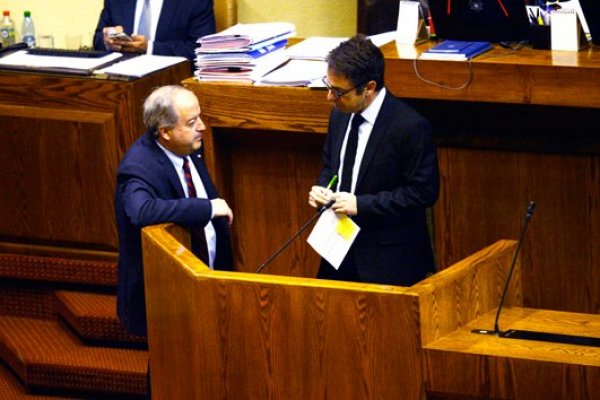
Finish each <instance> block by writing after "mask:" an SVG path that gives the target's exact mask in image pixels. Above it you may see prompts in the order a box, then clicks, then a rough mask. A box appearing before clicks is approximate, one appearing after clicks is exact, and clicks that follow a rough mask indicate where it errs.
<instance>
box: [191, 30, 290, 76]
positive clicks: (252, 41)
mask: <svg viewBox="0 0 600 400" xmlns="http://www.w3.org/2000/svg"><path fill="white" fill-rule="evenodd" d="M295 33H296V28H295V26H294V24H291V23H288V22H265V23H256V24H237V25H234V26H232V27H230V28H227V29H225V30H224V31H222V32H219V33H216V34H213V35H207V36H203V37H201V38H199V39H198V41H197V42H198V48H197V49H196V60H195V66H196V70H195V72H194V75H195V76H196V78H198V79H201V80H235V81H250V82H254V81H255V80H256V79H258V78H260V77H262V76H263V75H264V74H266V73H267V72H269V71H271V70H273V69H275V68H276V67H278V66H279V65H281V64H282V63H284V62H285V61H287V59H288V58H287V56H286V55H285V47H286V45H287V40H288V38H289V37H292V36H293V35H295Z"/></svg>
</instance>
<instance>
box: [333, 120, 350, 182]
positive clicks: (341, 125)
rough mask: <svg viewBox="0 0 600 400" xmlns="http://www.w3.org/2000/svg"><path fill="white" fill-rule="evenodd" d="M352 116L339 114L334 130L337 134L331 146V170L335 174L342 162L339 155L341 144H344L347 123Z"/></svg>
mask: <svg viewBox="0 0 600 400" xmlns="http://www.w3.org/2000/svg"><path fill="white" fill-rule="evenodd" d="M351 115H352V114H341V113H340V117H339V122H338V123H337V124H336V126H335V129H336V130H337V132H335V134H334V135H333V138H334V142H333V143H332V145H333V154H334V155H335V157H333V160H332V161H333V165H332V166H331V169H332V170H333V171H335V172H334V173H337V171H338V170H339V169H340V165H341V164H342V160H341V159H340V154H341V152H342V144H343V143H344V137H345V136H346V130H347V129H348V123H349V122H350V116H351Z"/></svg>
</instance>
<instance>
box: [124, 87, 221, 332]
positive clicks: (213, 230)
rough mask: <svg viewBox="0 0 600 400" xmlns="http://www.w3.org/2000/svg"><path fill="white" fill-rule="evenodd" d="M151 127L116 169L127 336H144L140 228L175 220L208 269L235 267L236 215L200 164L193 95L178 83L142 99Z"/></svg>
mask: <svg viewBox="0 0 600 400" xmlns="http://www.w3.org/2000/svg"><path fill="white" fill-rule="evenodd" d="M144 123H145V124H146V126H147V128H148V130H147V132H146V133H145V134H144V135H143V136H142V137H140V138H139V139H138V140H137V141H136V142H135V143H134V144H133V145H132V146H131V148H130V149H129V150H128V151H127V153H126V154H125V156H124V157H123V159H122V160H121V163H120V165H119V168H118V171H117V188H116V193H115V212H116V218H117V226H118V231H119V281H118V289H117V313H118V315H119V319H120V321H121V323H122V325H123V326H124V327H125V328H126V330H127V331H129V332H131V333H134V334H137V335H143V336H145V335H146V308H145V299H144V271H143V265H142V247H141V229H142V228H143V227H144V226H148V225H154V224H159V223H164V222H174V223H176V224H180V225H182V226H186V227H190V229H191V231H192V246H193V247H192V248H193V250H194V252H195V253H196V254H197V255H198V256H199V257H200V258H201V259H202V258H204V260H203V261H204V262H205V263H206V264H207V265H208V266H209V267H210V268H218V269H226V270H230V269H231V267H232V256H231V245H230V238H229V225H230V224H231V222H232V221H233V213H232V211H231V209H230V208H229V206H228V205H227V203H226V202H225V200H223V199H220V198H218V194H217V191H216V189H215V187H214V185H213V183H212V181H211V179H210V177H209V175H208V172H207V170H206V166H205V165H204V161H203V159H202V152H201V146H202V141H201V138H202V132H203V131H204V130H205V129H206V127H205V125H204V123H203V122H202V120H201V118H200V106H199V104H198V99H197V98H196V96H195V95H194V94H193V93H192V92H190V91H189V90H187V89H184V88H183V87H180V86H163V87H161V88H158V89H156V90H155V91H154V92H152V94H150V96H148V98H147V99H146V101H145V102H144Z"/></svg>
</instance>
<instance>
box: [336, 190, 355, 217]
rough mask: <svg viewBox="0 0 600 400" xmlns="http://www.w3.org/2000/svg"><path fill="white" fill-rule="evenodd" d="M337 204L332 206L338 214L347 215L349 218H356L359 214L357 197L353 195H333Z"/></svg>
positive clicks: (340, 193) (338, 193) (345, 193)
mask: <svg viewBox="0 0 600 400" xmlns="http://www.w3.org/2000/svg"><path fill="white" fill-rule="evenodd" d="M333 199H334V200H335V203H333V206H331V209H332V210H333V211H334V212H336V213H338V214H346V215H348V216H354V215H356V214H358V208H357V206H356V196H355V195H353V194H352V193H347V192H337V193H334V194H333Z"/></svg>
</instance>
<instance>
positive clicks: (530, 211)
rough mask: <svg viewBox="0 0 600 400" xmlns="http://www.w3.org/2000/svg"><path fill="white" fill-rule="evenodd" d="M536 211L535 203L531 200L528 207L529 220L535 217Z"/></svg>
mask: <svg viewBox="0 0 600 400" xmlns="http://www.w3.org/2000/svg"><path fill="white" fill-rule="evenodd" d="M534 210H535V201H533V200H530V201H529V205H528V206H527V218H529V217H531V216H532V215H533V211H534Z"/></svg>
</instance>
